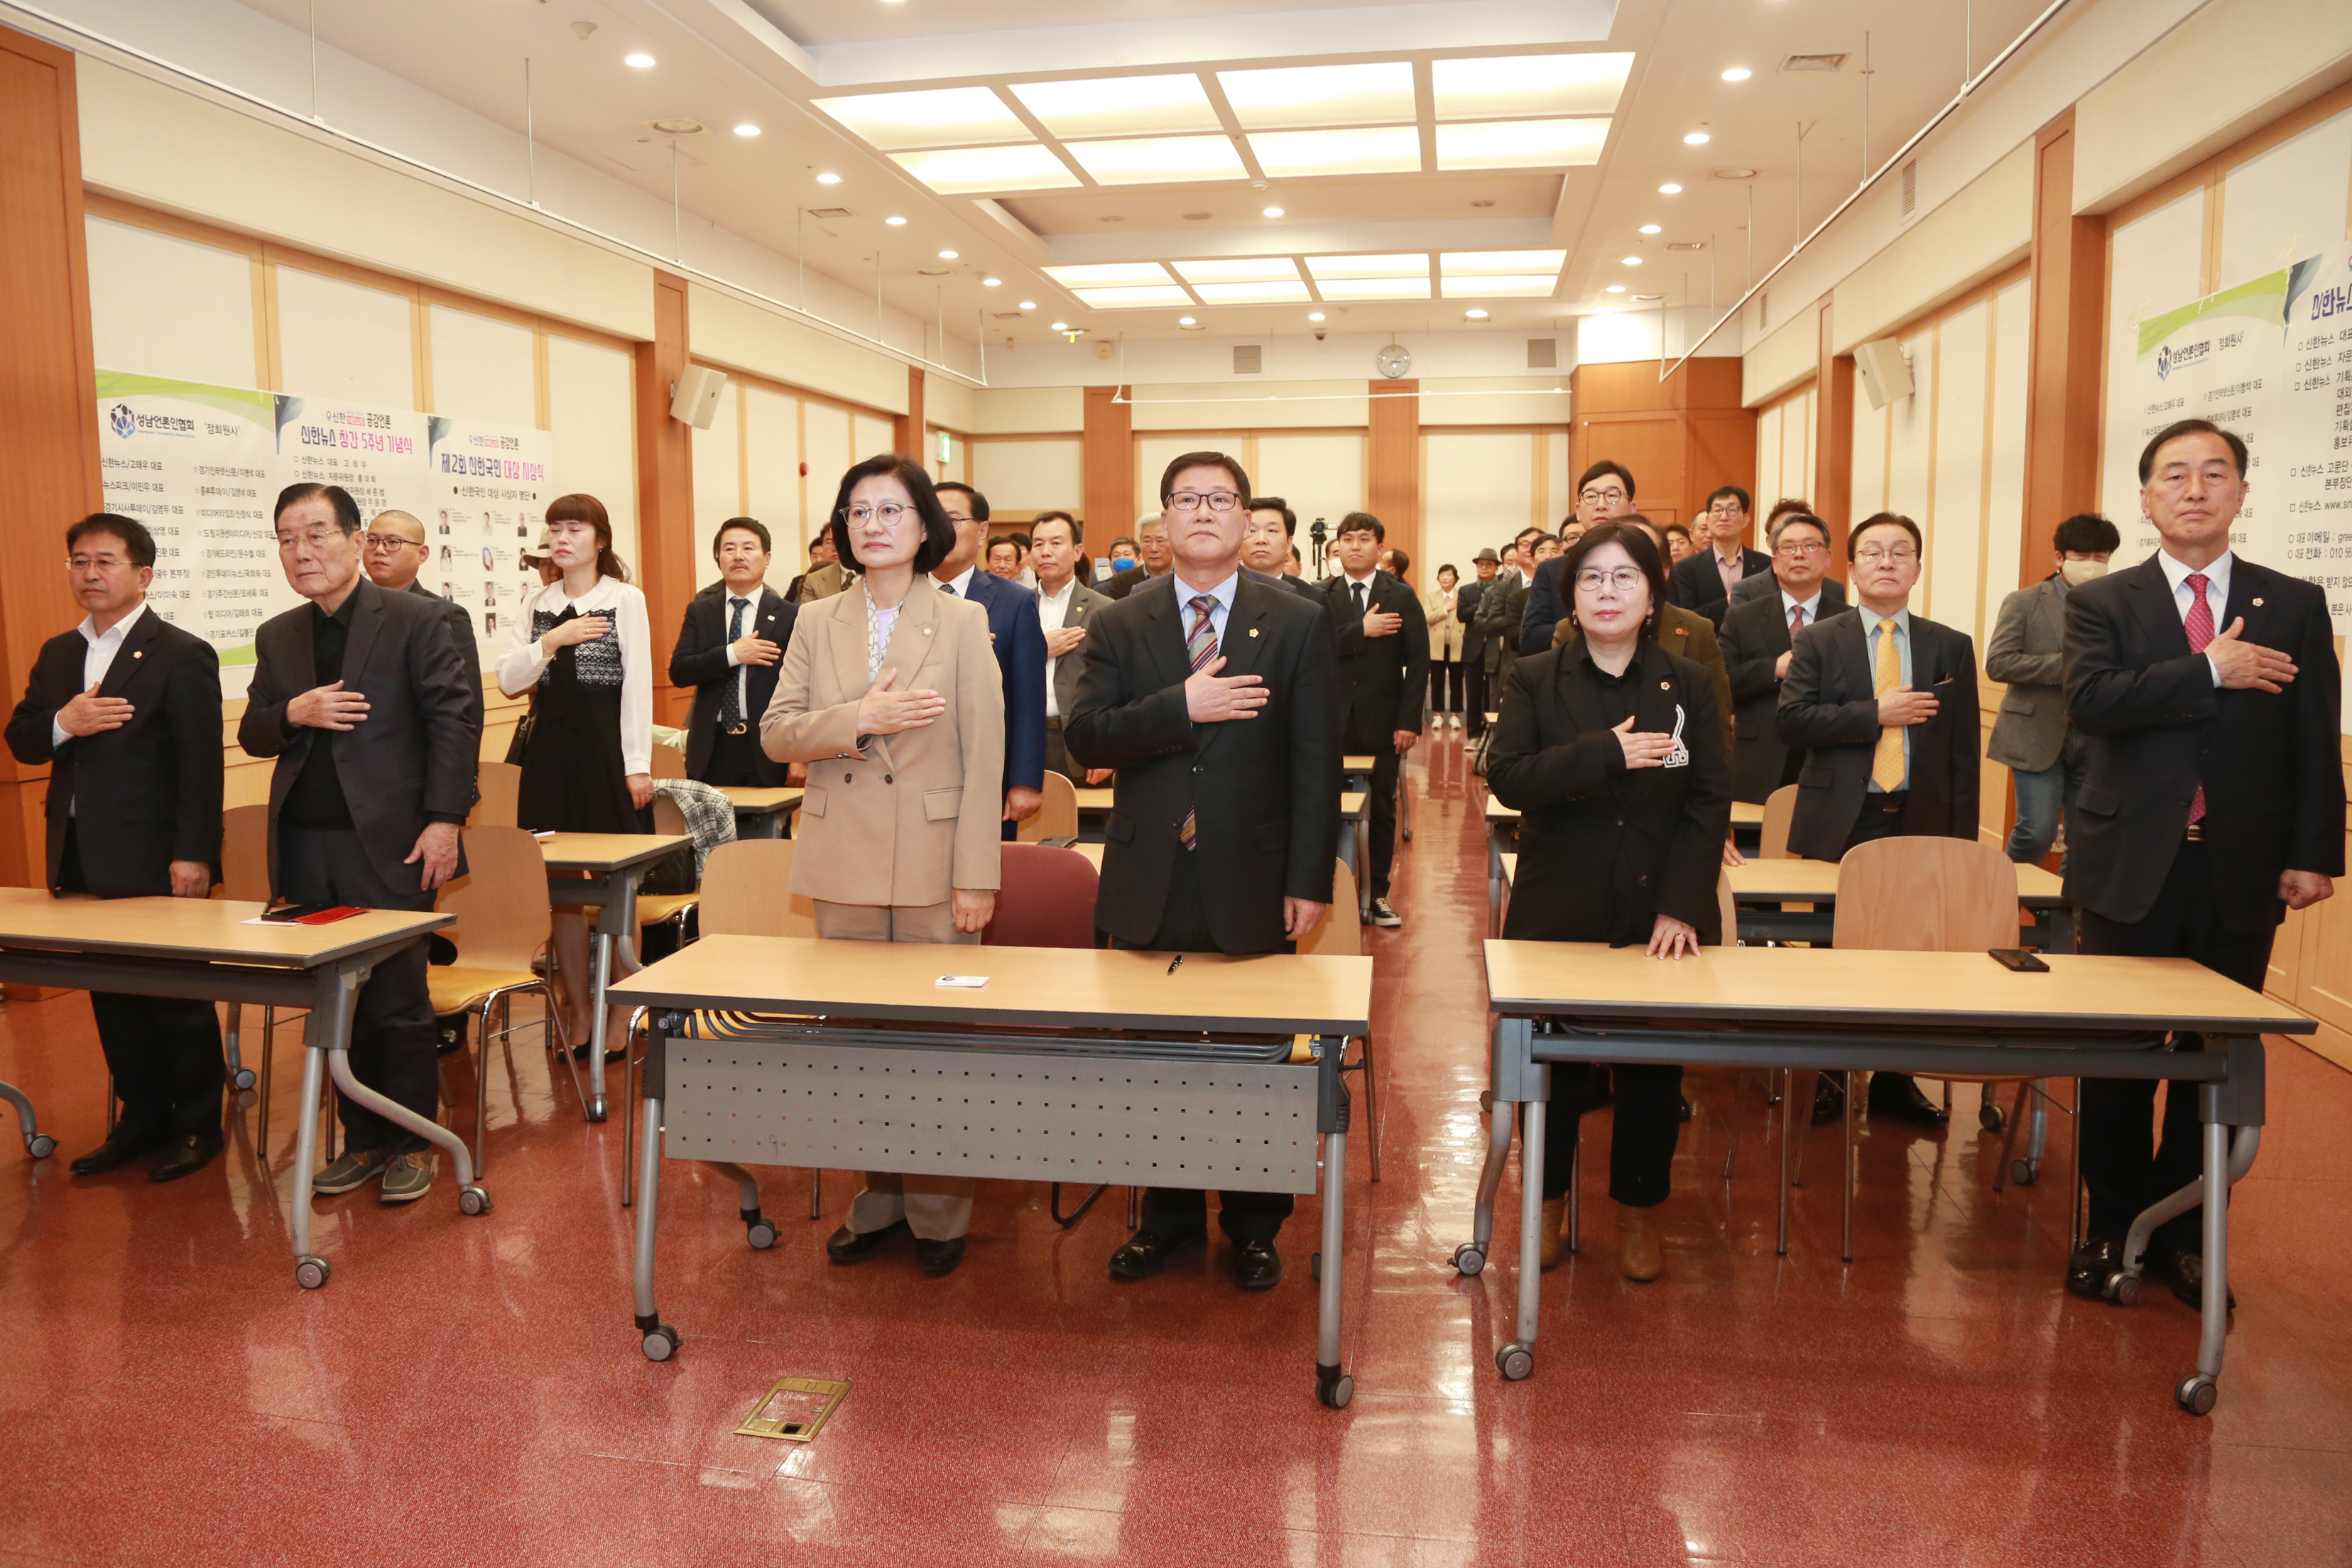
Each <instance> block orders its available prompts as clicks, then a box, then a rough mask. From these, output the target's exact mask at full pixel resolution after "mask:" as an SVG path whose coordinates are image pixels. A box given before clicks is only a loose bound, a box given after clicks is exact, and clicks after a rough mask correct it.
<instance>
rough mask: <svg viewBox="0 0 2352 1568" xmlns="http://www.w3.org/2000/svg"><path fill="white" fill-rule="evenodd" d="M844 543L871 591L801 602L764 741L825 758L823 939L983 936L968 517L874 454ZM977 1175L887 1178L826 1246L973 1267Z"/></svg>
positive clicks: (810, 823) (945, 1267) (811, 805)
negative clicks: (939, 577) (899, 1250)
mask: <svg viewBox="0 0 2352 1568" xmlns="http://www.w3.org/2000/svg"><path fill="white" fill-rule="evenodd" d="M832 526H833V537H834V543H835V548H836V549H837V550H838V551H839V552H840V557H841V559H842V560H843V561H845V562H852V561H854V562H856V563H857V570H858V572H859V573H860V574H861V575H860V577H859V579H858V582H857V585H856V586H855V587H852V588H850V589H849V590H848V591H847V592H845V593H840V594H835V595H833V596H832V597H831V598H826V599H819V600H817V601H815V602H814V603H813V604H808V605H802V606H801V613H800V619H799V621H798V622H797V623H796V624H795V625H794V626H793V639H792V642H791V644H790V646H788V647H786V648H785V650H784V657H783V660H782V663H781V664H780V665H779V666H778V667H777V675H776V691H775V695H774V696H773V697H772V698H771V699H770V700H769V702H768V710H767V711H766V712H765V713H764V714H762V715H761V719H760V743H761V746H762V747H763V748H764V749H765V750H766V752H767V753H768V755H769V756H770V757H771V758H772V759H773V760H775V761H776V762H780V763H807V764H808V770H809V773H808V793H807V795H806V796H805V797H804V799H803V802H802V805H801V817H800V826H799V827H798V828H797V829H796V830H795V831H794V834H793V837H794V840H795V842H796V843H797V844H798V846H799V847H798V848H797V849H795V850H794V851H793V892H795V893H803V894H805V895H807V896H808V898H809V899H810V900H813V901H814V904H815V906H816V929H817V934H818V935H819V936H823V937H827V938H832V939H835V940H847V941H852V942H978V941H979V940H980V933H981V931H982V929H983V928H985V927H986V926H987V924H988V921H989V917H990V916H991V915H992V914H993V913H994V912H995V909H996V889H997V888H998V887H999V886H1000V885H1001V873H1000V871H999V864H1000V859H1001V856H1002V842H1003V841H1002V837H1001V835H1000V832H999V825H1000V822H1001V819H1002V817H1003V810H1002V808H1001V802H1002V800H1003V796H1002V795H1001V794H1000V791H999V784H1000V782H1001V780H1002V778H1003V772H1004V681H1003V674H1002V672H1001V671H1000V670H999V668H998V667H997V663H996V655H995V653H994V651H993V650H992V648H991V647H990V645H989V633H988V612H987V611H986V610H985V609H984V608H982V605H979V604H978V603H977V602H975V601H973V600H971V599H963V598H958V597H955V596H954V595H947V594H942V593H940V592H939V591H938V589H937V588H936V586H935V585H934V584H933V583H932V580H931V575H930V572H931V568H932V567H934V566H936V565H938V564H939V563H940V562H941V561H944V560H945V559H947V556H948V554H949V552H950V551H952V550H953V549H954V548H955V525H954V524H953V523H951V522H950V521H948V515H947V510H946V509H945V508H943V507H942V506H941V505H940V499H939V496H938V494H937V493H936V492H935V491H933V489H931V480H930V476H929V475H928V474H926V473H925V472H924V471H923V468H922V466H921V465H920V464H919V463H915V462H913V461H911V460H909V459H908V458H901V457H897V456H895V455H890V456H883V457H878V458H866V461H864V462H862V463H860V464H858V465H857V466H856V467H855V468H851V469H850V470H849V471H848V472H847V473H846V474H844V475H843V476H842V479H841V487H840V489H839V491H838V492H837V493H836V494H835V497H834V507H833V525H832ZM971 1194H972V1181H971V1178H970V1177H966V1176H913V1175H899V1174H896V1173H889V1172H878V1171H869V1172H867V1173H866V1186H865V1190H864V1191H862V1192H860V1193H859V1194H857V1197H856V1201H855V1202H853V1203H852V1204H851V1205H850V1208H849V1219H848V1222H847V1223H846V1224H845V1225H844V1226H842V1227H841V1228H840V1229H839V1230H837V1231H835V1232H834V1234H833V1237H832V1239H830V1240H829V1241H827V1242H826V1243H825V1253H826V1255H827V1256H828V1257H830V1258H832V1259H833V1261H834V1262H835V1263H856V1262H858V1261H860V1260H861V1259H863V1258H866V1257H868V1256H870V1255H871V1254H872V1253H873V1252H874V1251H875V1250H876V1249H877V1247H880V1246H881V1245H882V1243H883V1242H884V1241H885V1240H887V1238H889V1237H891V1236H893V1235H895V1234H898V1233H899V1232H902V1231H910V1232H912V1233H913V1236H914V1238H915V1256H916V1258H917V1260H918V1261H919V1263H920V1264H921V1266H922V1268H923V1271H924V1272H925V1273H927V1274H946V1273H948V1272H950V1270H952V1269H953V1268H955V1266H956V1265H957V1264H959V1263H961V1262H962V1261H963V1238H964V1233H965V1232H966V1231H967V1230H969V1229H970V1228H971Z"/></svg>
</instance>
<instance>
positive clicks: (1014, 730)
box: [931, 482, 1045, 839]
mask: <svg viewBox="0 0 2352 1568" xmlns="http://www.w3.org/2000/svg"><path fill="white" fill-rule="evenodd" d="M939 491H940V505H941V506H943V507H945V508H947V512H948V521H950V522H952V523H954V524H955V531H956V546H955V549H954V550H953V551H951V552H949V554H948V557H947V559H946V560H944V561H942V562H940V563H939V564H938V565H937V566H935V567H933V568H932V569H931V576H932V578H933V579H934V580H935V581H936V582H937V583H938V584H939V585H940V590H941V591H942V592H944V593H950V594H953V595H957V596H958V597H959V598H965V599H970V600H972V601H973V602H974V603H976V604H978V605H981V606H982V608H983V609H985V610H987V612H988V635H989V637H990V638H991V639H992V642H993V643H994V645H995V647H996V663H997V666H998V668H1001V669H1003V671H1004V837H1006V838H1007V839H1011V838H1013V837H1014V836H1015V835H1016V834H1017V833H1018V831H1019V827H1020V824H1022V823H1024V822H1025V821H1027V820H1028V819H1029V818H1031V817H1033V816H1036V815H1037V807H1038V806H1039V805H1042V804H1043V803H1044V801H1045V795H1044V791H1045V628H1044V627H1043V626H1040V625H1039V623H1038V620H1037V595H1035V594H1034V593H1033V592H1031V591H1030V590H1029V589H1026V588H1024V587H1022V586H1021V585H1020V584H1015V583H1008V582H1006V581H1005V580H1004V579H1003V578H1002V577H996V576H992V575H990V574H988V573H986V572H984V571H982V570H981V569H980V556H981V552H982V550H984V549H986V548H987V545H988V498H987V497H986V496H984V495H982V494H981V493H980V492H979V491H978V490H976V489H972V488H971V486H970V485H966V484H958V483H953V482H950V483H948V484H943V485H941V486H940V487H939Z"/></svg>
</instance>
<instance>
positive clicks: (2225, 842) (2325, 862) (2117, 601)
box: [2066, 419, 2344, 1304]
mask: <svg viewBox="0 0 2352 1568" xmlns="http://www.w3.org/2000/svg"><path fill="white" fill-rule="evenodd" d="M2139 479H2140V510H2141V511H2142V513H2143V514H2144V515H2146V517H2147V520H2148V521H2150V522H2152V523H2154V524H2155V525H2156V531H2157V533H2158V536H2159V537H2160V540H2161V547H2160V548H2159V549H2158V552H2157V553H2156V554H2155V555H2154V556H2152V557H2150V558H2149V559H2148V560H2147V561H2146V562H2144V563H2141V564H2139V565H2137V566H2135V567H2133V568H2131V569H2130V570H2129V571H2126V572H2118V573H2115V574H2112V575H2110V576H2106V577H2102V578H2099V579H2098V580H2096V581H2095V582H2091V583H2086V584H2084V585H2083V586H2081V587H2080V588H2077V589H2075V590H2074V592H2073V593H2072V594H2070V595H2067V599H2066V717H2067V720H2068V721H2069V722H2070V723H2072V724H2073V725H2074V728H2075V730H2076V731H2079V732H2080V733H2082V734H2084V735H2087V736H2089V737H2090V742H2091V750H2090V759H2089V771H2088V773H2087V775H2086V776H2085V777H2084V781H2083V789H2082V793H2081V795H2079V796H2077V797H2076V806H2077V815H2075V816H2073V817H2070V818H2069V819H2068V821H2067V824H2066V835H2067V838H2068V841H2069V843H2068V857H2067V862H2066V897H2067V898H2068V899H2069V900H2073V902H2074V905H2075V906H2076V908H2078V909H2079V910H2082V921H2083V947H2084V951H2085V952H2113V953H2137V954H2143V955H2149V956H2158V957H2181V958H2193V959H2195V960H2196V961H2197V962H2198V963H2201V964H2203V965H2205V967H2207V968H2208V969H2210V970H2213V971H2215V972H2216V973H2221V974H2225V975H2227V976H2229V977H2230V978H2231V979H2232V980H2234V981H2236V982H2237V983H2238V984H2241V985H2243V986H2246V987H2248V988H2249V989H2251V990H2255V991H2259V990H2261V989H2262V987H2263V977H2264V975H2265V974H2266V973H2267V972H2268V970H2269V967H2270V956H2271V942H2272V939H2273V937H2275V936H2276V935H2277V933H2278V927H2279V922H2280V921H2284V919H2285V918H2286V911H2287V910H2301V909H2308V908H2309V907H2311V906H2312V905H2313V904H2315V903H2317V902H2319V901H2320V900H2323V899H2326V898H2328V897H2330V896H2332V895H2333V894H2334V893H2335V890H2336V884H2335V880H2334V879H2336V878H2337V877H2340V876H2342V875H2343V874H2344V775H2343V771H2342V758H2341V752H2340V751H2339V747H2340V744H2341V742H2339V741H2338V739H2337V725H2338V724H2339V723H2340V721H2341V713H2340V711H2339V710H2338V708H2337V706H2336V703H2337V671H2336V647H2335V643H2334V641H2333V638H2332V633H2331V631H2330V628H2329V625H2328V617H2327V596H2326V595H2325V594H2323V593H2321V592H2320V590H2319V589H2318V588H2317V587H2315V586H2314V585H2313V584H2309V583H2305V582H2304V581H2302V580H2301V579H2299V578H2294V577H2289V576H2287V575H2285V574H2284V573H2279V572H2273V571H2272V570H2271V569H2270V568H2269V567H2267V566H2258V565H2256V564H2255V563H2252V562H2251V561H2247V560H2242V559H2241V558H2239V557H2238V556H2237V555H2235V554H2234V553H2233V552H2231V548H2230V527H2231V523H2232V522H2234V521H2236V519H2237V516H2238V510H2239V508H2240V507H2241V506H2242V505H2243V504H2244V502H2245V497H2246V444H2245V442H2244V441H2242V440H2241V439H2239V437H2237V436H2236V435H2235V434H2234V433H2232V432H2231V431H2228V430H2224V429H2221V427H2219V426H2215V425H2213V424H2211V423H2210V422H2208V421H2206V420H2203V419H2184V420H2181V421H2180V422H2179V423H2178V424H2175V425H2171V426H2167V427H2166V428H2164V429H2162V430H2159V431H2158V432H2157V434H2156V437H2155V438H2154V439H2153V440H2151V441H2149V442H2148V444H2147V448H2146V449H2145V450H2143V451H2142V452H2141V453H2140V459H2139ZM2202 1045H2203V1041H2202V1039H2201V1038H2200V1037H2197V1036H2194V1035H2189V1036H2184V1037H2181V1038H2179V1039H2178V1040H2176V1041H2175V1042H2174V1047H2173V1048H2175V1049H2177V1050H2196V1049H2200V1048H2201V1047H2202ZM2155 1096H2156V1084H2155V1082H2154V1081H2153V1080H2152V1079H2133V1080H2117V1079H2084V1081H2083V1100H2082V1122H2081V1134H2080V1136H2081V1139H2082V1166H2083V1179H2084V1184H2085V1185H2087V1186H2088V1187H2089V1188H2090V1192H2091V1214H2090V1237H2089V1239H2088V1240H2087V1241H2086V1242H2085V1243H2084V1245H2083V1246H2082V1247H2079V1248H2077V1249H2076V1251H2075V1253H2074V1258H2073V1259H2072V1261H2071V1262H2070V1263H2069V1265H2068V1267H2067V1270H2066V1288H2067V1289H2070V1290H2072V1291H2074V1293H2075V1294H2076V1295H2080V1296H2091V1297H2097V1296H2100V1295H2103V1294H2104V1293H2105V1289H2104V1288H2105V1283H2106V1280H2107V1279H2108V1277H2109V1276H2110V1275H2111V1274H2112V1273H2114V1272H2115V1270H2116V1268H2120V1267H2121V1265H2122V1262H2123V1243H2124V1237H2125V1235H2126V1232H2127V1231H2128V1230H2129V1229H2130V1226H2131V1222H2132V1219H2133V1217H2134V1216H2135V1215H2137V1214H2138V1213H2139V1212H2140V1211H2141V1210H2142V1209H2144V1208H2146V1207H2147V1205H2150V1204H2152V1203H2154V1202H2155V1201H2156V1200H2157V1199H2158V1198H2159V1197H2161V1196H2163V1195H2164V1194H2168V1193H2172V1192H2177V1191H2178V1190H2179V1189H2180V1188H2182V1187H2185V1186H2187V1185H2189V1184H2190V1183H2191V1182H2194V1181H2196V1180H2197V1179H2198V1176H2199V1173H2200V1171H2201V1170H2202V1169H2203V1156H2202V1153H2201V1152H2200V1147H2199V1144H2200V1131H2199V1118H2198V1106H2197V1090H2196V1089H2195V1087H2194V1086H2192V1085H2189V1084H2174V1085H2171V1086H2169V1087H2168V1088H2167V1089H2166V1090H2165V1106H2164V1136H2163V1140H2162V1142H2161V1143H2160V1144H2158V1145H2157V1146H2156V1147H2154V1148H2153V1149H2151V1143H2152V1142H2154V1140H2152V1139H2151V1137H2150V1132H2149V1124H2150V1121H2151V1116H2150V1112H2151V1110H2152V1109H2153V1107H2154V1103H2155ZM2202 1234H2203V1219H2202V1215H2201V1214H2200V1211H2199V1210H2198V1209H2194V1208H2192V1209H2190V1210H2189V1211H2188V1212H2187V1213H2185V1214H2183V1215H2179V1216H2178V1217H2176V1218H2174V1219H2172V1220H2169V1221H2168V1222H2166V1223H2165V1224H2164V1225H2163V1226H2159V1227H2158V1230H2157V1231H2156V1234H2155V1235H2154V1236H2153V1237H2150V1238H2149V1245H2148V1253H2149V1257H2148V1266H2149V1272H2150V1274H2151V1275H2153V1276H2154V1277H2156V1278H2158V1279H2165V1280H2167V1281H2168V1283H2169V1284H2170V1285H2171V1287H2172V1289H2173V1292H2174V1294H2176V1295H2178V1296H2179V1298H2180V1299H2181V1300H2184V1301H2187V1302H2189V1303H2191V1304H2200V1303H2201V1302H2202V1300H2203V1299H2204V1289H2205V1259H2204V1250H2203V1244H2202Z"/></svg>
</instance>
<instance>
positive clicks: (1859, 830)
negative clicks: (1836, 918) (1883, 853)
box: [1845, 790, 1917, 1094]
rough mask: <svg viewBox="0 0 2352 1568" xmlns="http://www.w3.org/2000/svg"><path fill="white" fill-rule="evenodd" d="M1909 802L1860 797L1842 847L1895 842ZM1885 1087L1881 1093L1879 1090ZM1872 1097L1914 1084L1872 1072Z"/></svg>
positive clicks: (1904, 797) (1899, 793) (1903, 794)
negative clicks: (1858, 811)
mask: <svg viewBox="0 0 2352 1568" xmlns="http://www.w3.org/2000/svg"><path fill="white" fill-rule="evenodd" d="M1909 799H1910V792H1909V791H1908V790H1896V791H1895V793H1894V794H1892V795H1864V796H1863V797H1862V800H1863V805H1862V815H1861V816H1857V817H1855V818H1854V820H1853V832H1851V833H1849V834H1847V835H1846V836H1845V847H1847V848H1848V849H1852V848H1853V847H1854V846H1855V845H1857V844H1874V843H1876V842H1877V841H1878V840H1879V839H1881V838H1897V837H1902V833H1903V810H1904V807H1905V805H1906V804H1907V803H1908V801H1909ZM1881 1085H1885V1088H1884V1089H1883V1090H1882V1089H1881V1088H1880V1086H1881ZM1870 1087H1871V1091H1872V1092H1873V1093H1881V1092H1884V1093H1886V1094H1899V1093H1901V1092H1902V1091H1903V1090H1904V1089H1912V1088H1916V1087H1917V1080H1916V1079H1914V1078H1913V1077H1912V1076H1911V1075H1910V1074H1909V1073H1907V1072H1874V1073H1872V1074H1871V1075H1870Z"/></svg>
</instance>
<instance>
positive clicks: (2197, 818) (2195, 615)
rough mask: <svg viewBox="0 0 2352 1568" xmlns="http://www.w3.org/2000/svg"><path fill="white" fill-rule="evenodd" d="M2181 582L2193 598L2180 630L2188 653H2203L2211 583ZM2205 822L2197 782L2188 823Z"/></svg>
mask: <svg viewBox="0 0 2352 1568" xmlns="http://www.w3.org/2000/svg"><path fill="white" fill-rule="evenodd" d="M2181 581H2183V582H2185V583H2187V584H2189V593H2190V594H2192V595H2195V597H2193V598H2191V599H2190V600H2189V614H2188V615H2187V616H2183V617H2182V618H2181V622H2180V629H2181V630H2182V631H2184V632H2186V633H2188V634H2189V652H2190V653H2203V652H2204V651H2205V645H2206V644H2208V643H2210V642H2211V641H2212V640H2213V604H2212V601H2211V600H2210V599H2208V598H2206V597H2205V588H2206V585H2207V584H2209V583H2210V582H2211V581H2212V579H2210V578H2209V577H2207V576H2206V575H2205V574H2204V573H2202V572H2191V573H2190V574H2189V575H2188V576H2186V577H2184V578H2182V579H2181ZM2204 820H2205V784H2204V781H2203V780H2201V779H2200V780H2199V781H2198V784H2197V794H2196V795H2195V796H2194V797H2193V798H2192V799H2191V800H2190V801H2189V824H2190V825H2191V826H2195V825H2196V824H2198V823H2200V822H2202V821H2204Z"/></svg>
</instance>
